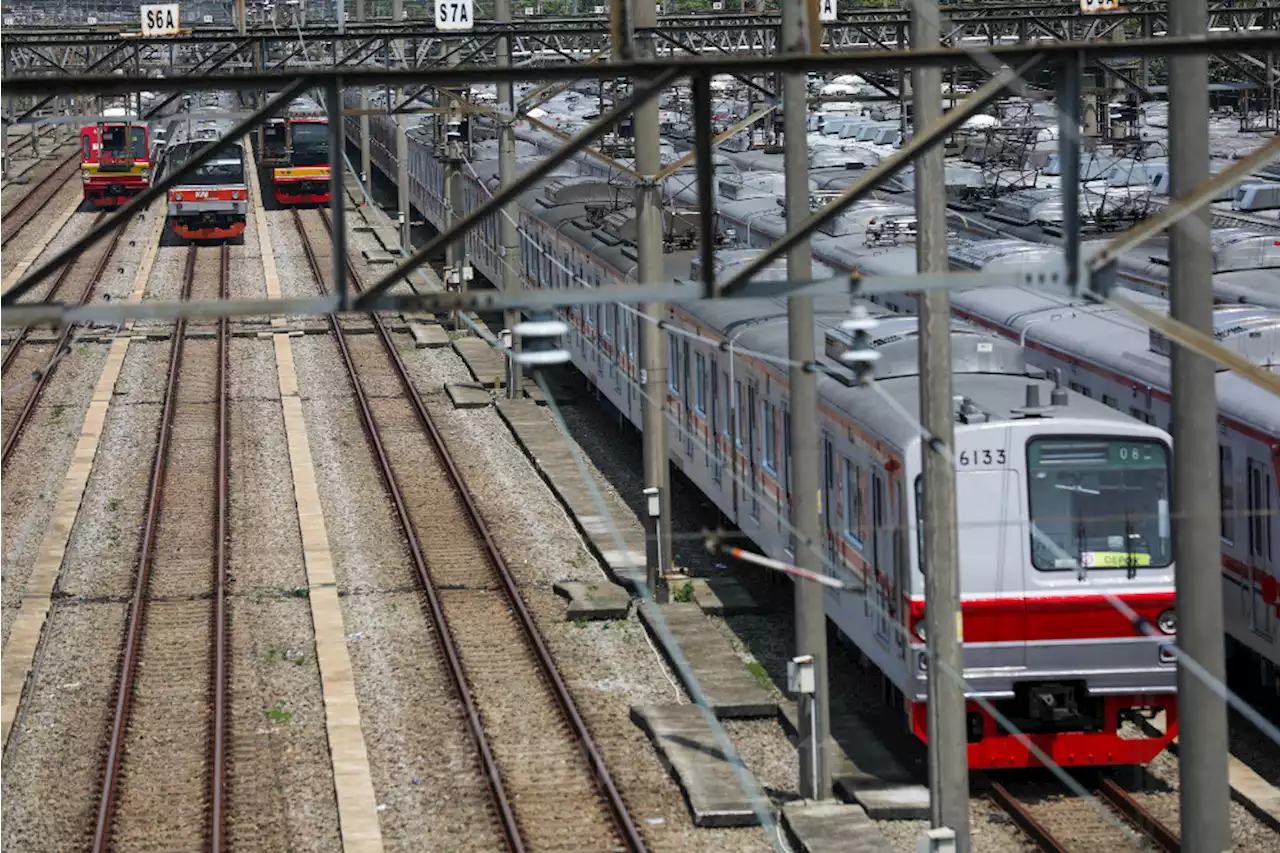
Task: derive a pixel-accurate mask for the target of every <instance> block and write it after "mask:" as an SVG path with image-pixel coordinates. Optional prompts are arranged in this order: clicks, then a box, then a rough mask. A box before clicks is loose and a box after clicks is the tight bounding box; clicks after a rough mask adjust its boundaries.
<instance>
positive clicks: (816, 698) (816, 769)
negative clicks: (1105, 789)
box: [782, 0, 831, 800]
mask: <svg viewBox="0 0 1280 853" xmlns="http://www.w3.org/2000/svg"><path fill="white" fill-rule="evenodd" d="M808 13H809V4H808V2H807V0H782V50H783V51H784V53H785V54H787V55H789V56H806V55H808V54H809V52H810V43H809V25H808ZM807 77H808V75H806V74H803V73H801V74H784V75H783V76H782V136H783V139H782V141H783V166H784V168H785V170H786V190H785V194H786V210H787V227H788V228H794V227H796V225H797V224H798V223H800V222H803V221H804V220H805V219H806V218H808V216H809V146H808V136H809V129H808V120H807V117H806V112H807V111H808V104H809V98H808V83H807ZM787 278H788V279H789V280H791V281H807V280H808V279H811V278H813V249H812V247H811V246H810V244H809V241H808V240H804V241H802V242H800V243H798V244H796V245H795V246H794V247H793V248H792V249H791V250H790V251H789V252H788V253H787ZM787 356H788V357H789V358H790V359H791V368H790V376H789V379H790V384H791V425H792V426H791V431H790V442H791V448H790V450H791V470H792V478H793V481H792V482H793V488H792V493H791V524H792V526H793V527H795V530H796V565H798V566H799V567H800V568H802V569H808V570H809V571H811V572H817V573H822V554H821V552H820V551H819V550H818V549H819V548H820V547H821V545H820V543H821V542H822V529H821V527H820V525H819V524H818V506H819V503H820V501H821V499H820V498H819V497H818V489H819V483H818V427H817V413H818V376H817V374H815V373H810V372H809V371H808V370H807V369H806V365H809V364H812V363H813V362H814V361H815V360H816V353H815V350H814V334H813V297H811V296H798V297H797V296H793V297H791V298H790V299H788V300H787ZM795 609H796V650H795V656H796V657H804V656H811V657H812V658H813V669H814V693H813V696H812V697H809V696H801V697H800V700H799V703H798V707H797V710H798V711H799V716H798V721H799V726H798V728H799V733H800V734H799V738H800V749H799V753H800V796H801V797H803V798H805V799H806V800H824V799H826V798H827V797H829V796H831V773H830V769H829V766H828V761H827V758H828V756H827V744H828V742H829V741H830V734H829V733H830V731H831V720H830V714H829V713H828V712H829V708H830V701H829V698H828V679H827V608H826V595H825V594H824V592H823V587H821V586H819V585H818V584H816V583H810V582H808V581H796V582H795ZM815 740H816V741H817V742H816V743H815V742H814V741H815Z"/></svg>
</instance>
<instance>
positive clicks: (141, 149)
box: [102, 125, 148, 157]
mask: <svg viewBox="0 0 1280 853" xmlns="http://www.w3.org/2000/svg"><path fill="white" fill-rule="evenodd" d="M102 150H103V151H106V152H109V153H111V154H115V155H117V156H120V155H124V154H126V153H127V154H129V155H131V156H133V157H146V156H147V154H148V152H147V130H146V128H144V127H137V126H134V125H130V126H129V128H128V132H126V130H125V127H124V125H113V126H110V127H104V128H103V129H102Z"/></svg>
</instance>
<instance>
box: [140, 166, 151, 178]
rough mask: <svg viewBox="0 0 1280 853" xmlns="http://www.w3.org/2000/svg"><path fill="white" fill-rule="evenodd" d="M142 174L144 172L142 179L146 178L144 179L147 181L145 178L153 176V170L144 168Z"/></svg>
mask: <svg viewBox="0 0 1280 853" xmlns="http://www.w3.org/2000/svg"><path fill="white" fill-rule="evenodd" d="M141 174H142V180H144V181H145V180H148V179H149V178H150V177H151V170H150V169H143V170H142V172H141Z"/></svg>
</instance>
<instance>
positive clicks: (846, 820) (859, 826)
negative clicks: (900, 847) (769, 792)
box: [782, 800, 893, 853]
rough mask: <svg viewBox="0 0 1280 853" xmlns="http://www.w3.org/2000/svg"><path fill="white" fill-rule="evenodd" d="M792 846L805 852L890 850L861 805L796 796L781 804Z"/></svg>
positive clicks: (876, 852)
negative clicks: (791, 800) (790, 800)
mask: <svg viewBox="0 0 1280 853" xmlns="http://www.w3.org/2000/svg"><path fill="white" fill-rule="evenodd" d="M782 822H783V824H784V825H785V826H786V828H787V835H788V836H790V838H791V843H792V849H794V850H801V851H804V853H892V850H893V848H892V847H891V846H890V845H889V842H888V840H886V839H885V837H884V836H883V835H882V834H881V833H880V830H879V828H877V827H876V824H875V821H873V820H872V819H871V818H870V817H868V816H867V813H866V812H865V811H863V810H862V807H861V806H854V805H850V804H848V803H833V802H831V801H829V800H827V801H823V802H813V801H809V800H797V801H796V802H791V803H787V804H786V805H784V806H783V807H782Z"/></svg>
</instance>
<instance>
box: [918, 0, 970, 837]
mask: <svg viewBox="0 0 1280 853" xmlns="http://www.w3.org/2000/svg"><path fill="white" fill-rule="evenodd" d="M938 39H939V25H938V6H937V2H936V0H915V2H914V3H913V5H912V11H911V46H912V47H913V48H920V47H936V46H937V45H938ZM911 78H912V79H911V89H912V98H913V101H912V103H913V110H912V123H913V133H917V134H918V133H924V132H926V131H927V130H928V128H929V127H930V126H931V125H934V124H937V123H938V122H939V121H940V120H941V118H942V72H941V71H940V70H938V69H936V68H915V69H913V70H912V72H911ZM942 154H943V152H942V147H941V146H939V145H935V146H933V147H931V148H930V149H928V150H927V151H925V152H924V153H922V154H921V155H920V157H919V158H917V160H916V172H915V178H916V181H915V183H916V190H915V192H916V215H917V217H918V224H917V230H918V235H919V236H918V237H917V244H916V263H917V266H918V268H919V271H920V272H945V271H946V270H947V269H948V263H947V211H946V198H945V172H944V166H943V159H942ZM919 305H920V319H919V322H920V414H921V420H922V421H923V423H924V428H925V429H926V430H928V432H929V433H930V435H932V436H933V437H934V439H935V442H934V443H930V442H926V443H925V444H924V446H923V447H922V448H921V456H922V457H923V466H922V467H923V475H924V483H923V485H924V506H923V510H924V552H923V554H922V555H921V556H922V560H921V567H922V568H923V570H924V577H925V602H926V604H925V634H926V637H927V643H928V653H929V684H928V699H929V716H928V725H929V748H928V753H929V796H930V803H931V815H930V817H931V823H932V825H933V826H934V827H935V828H937V827H949V828H950V829H953V830H955V833H956V850H957V851H958V853H969V849H970V847H969V761H968V757H969V756H968V742H967V739H966V736H965V707H964V688H963V687H962V686H961V685H960V683H959V681H958V680H957V679H956V678H954V677H948V676H947V675H945V674H943V672H942V670H943V669H944V668H945V669H949V670H950V671H951V673H953V674H958V673H962V672H963V671H964V650H963V648H962V646H961V641H960V636H959V635H960V634H961V633H962V630H961V625H960V619H959V615H960V573H959V566H958V564H957V552H958V548H957V543H956V472H955V469H954V468H952V464H951V461H950V459H948V457H947V455H946V454H947V453H949V452H950V448H951V447H952V446H953V444H954V439H955V424H954V420H953V418H954V415H953V413H952V402H951V299H950V296H948V294H947V292H946V291H945V290H939V291H929V292H927V293H926V294H924V296H923V297H922V298H921V299H920V300H919Z"/></svg>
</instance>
